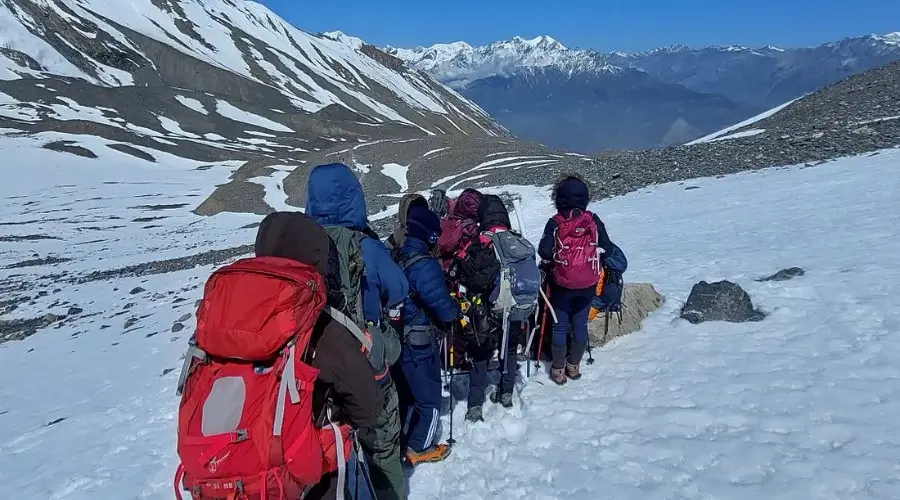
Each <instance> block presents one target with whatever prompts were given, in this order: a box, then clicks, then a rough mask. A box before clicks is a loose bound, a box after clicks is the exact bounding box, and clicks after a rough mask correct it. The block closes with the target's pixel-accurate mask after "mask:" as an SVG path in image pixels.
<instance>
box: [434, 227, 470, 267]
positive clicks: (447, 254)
mask: <svg viewBox="0 0 900 500" xmlns="http://www.w3.org/2000/svg"><path fill="white" fill-rule="evenodd" d="M476 234H478V224H476V223H475V221H473V220H471V219H443V220H441V236H440V237H439V238H438V243H437V250H438V255H439V256H440V258H441V260H453V258H454V257H456V256H457V255H458V254H459V252H460V251H461V250H464V249H465V247H468V244H469V242H470V241H471V240H472V238H473V237H475V235H476Z"/></svg>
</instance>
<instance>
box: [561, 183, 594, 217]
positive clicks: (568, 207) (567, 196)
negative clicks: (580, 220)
mask: <svg viewBox="0 0 900 500" xmlns="http://www.w3.org/2000/svg"><path fill="white" fill-rule="evenodd" d="M590 201H591V192H590V190H589V189H588V186H587V183H586V182H585V181H584V180H583V179H582V178H581V177H580V176H578V175H575V174H571V175H567V176H566V177H565V178H564V179H563V180H561V181H559V183H557V184H556V187H554V188H553V203H554V205H556V210H558V211H559V212H560V213H568V212H571V211H572V210H575V209H578V210H581V211H584V210H587V206H588V203H590Z"/></svg>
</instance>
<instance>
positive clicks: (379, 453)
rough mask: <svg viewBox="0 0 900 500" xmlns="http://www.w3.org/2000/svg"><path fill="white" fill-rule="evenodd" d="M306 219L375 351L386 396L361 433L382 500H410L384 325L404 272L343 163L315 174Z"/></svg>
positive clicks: (391, 341)
mask: <svg viewBox="0 0 900 500" xmlns="http://www.w3.org/2000/svg"><path fill="white" fill-rule="evenodd" d="M306 214H307V215H309V216H310V217H312V218H313V219H315V220H316V221H317V222H318V223H319V224H321V225H322V226H323V227H324V228H325V230H326V231H327V232H328V234H329V236H331V238H332V240H334V241H335V244H336V246H337V249H338V254H339V260H340V261H341V280H342V290H343V294H344V299H345V300H346V301H347V303H348V310H349V311H350V312H351V313H353V314H352V318H353V319H354V321H355V322H356V323H357V324H359V325H361V326H364V327H365V330H366V331H367V332H368V334H369V335H370V336H371V340H372V344H373V349H372V351H370V352H369V353H368V356H369V363H370V364H372V366H373V367H374V368H375V369H376V373H377V374H378V375H376V377H377V379H378V380H379V382H380V386H381V389H382V391H383V395H384V403H383V408H382V411H381V414H380V415H379V417H378V422H377V423H376V424H375V425H374V426H371V427H365V428H363V429H361V430H360V433H359V439H360V442H361V443H362V445H363V448H364V449H365V451H366V453H367V455H368V458H369V461H370V465H371V472H372V481H373V483H374V485H375V490H376V493H377V495H378V500H394V499H404V498H406V483H405V479H404V476H403V465H402V454H401V449H400V416H399V408H398V406H399V401H398V396H397V388H396V386H395V384H394V381H393V378H392V377H391V374H390V367H391V365H393V364H394V363H396V362H397V360H398V359H399V358H400V338H399V335H398V334H397V333H396V332H395V331H394V330H393V328H391V326H390V321H387V320H386V319H385V317H384V316H385V310H386V309H390V310H391V313H392V314H397V315H399V311H397V312H396V313H394V312H393V311H394V310H395V309H397V307H398V306H399V305H400V304H401V303H402V302H403V300H404V299H405V298H406V296H407V295H408V294H409V283H408V282H407V280H406V276H404V274H403V270H402V269H400V267H399V266H398V265H397V263H395V262H394V261H393V259H392V258H391V254H390V251H388V249H387V248H386V247H385V246H384V244H383V243H382V242H381V241H380V240H379V239H378V238H377V235H375V233H374V232H373V231H372V230H371V229H370V228H369V226H368V221H367V212H366V202H365V197H364V195H363V190H362V186H361V185H360V183H359V180H358V179H357V178H356V176H355V175H354V174H353V171H351V170H350V168H349V167H347V166H346V165H344V164H342V163H331V164H327V165H319V166H317V167H315V168H313V169H312V171H311V172H310V174H309V181H308V183H307V199H306Z"/></svg>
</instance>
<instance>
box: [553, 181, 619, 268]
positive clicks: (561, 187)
mask: <svg viewBox="0 0 900 500" xmlns="http://www.w3.org/2000/svg"><path fill="white" fill-rule="evenodd" d="M552 196H553V203H554V205H556V211H557V213H559V214H561V215H562V216H563V217H567V218H568V217H570V216H571V215H572V211H573V210H581V211H587V206H588V203H589V202H590V200H591V196H590V191H589V190H588V186H587V183H585V182H584V181H583V180H582V179H581V178H580V177H578V176H575V175H570V176H568V177H566V178H564V179H563V180H562V181H560V182H559V183H558V184H557V185H556V187H554V188H553V194H552ZM592 215H593V216H594V217H593V219H594V224H596V225H597V234H598V240H599V244H600V247H601V248H603V250H604V251H606V252H611V251H612V247H613V244H612V241H611V240H610V239H609V234H607V232H606V225H605V224H603V221H602V220H600V217H598V216H597V214H592ZM556 228H557V224H556V221H555V220H553V218H550V220H548V221H547V225H545V226H544V235H543V236H542V237H541V242H540V244H539V245H538V255H539V256H540V257H541V260H542V261H544V262H552V261H553V251H554V250H555V249H556Z"/></svg>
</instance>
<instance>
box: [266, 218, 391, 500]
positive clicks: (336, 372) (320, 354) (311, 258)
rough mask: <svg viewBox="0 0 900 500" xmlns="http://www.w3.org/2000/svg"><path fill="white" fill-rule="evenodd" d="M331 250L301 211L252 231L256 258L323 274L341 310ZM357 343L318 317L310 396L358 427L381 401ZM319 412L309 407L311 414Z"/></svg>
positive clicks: (330, 491)
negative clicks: (288, 261)
mask: <svg viewBox="0 0 900 500" xmlns="http://www.w3.org/2000/svg"><path fill="white" fill-rule="evenodd" d="M336 252H337V248H335V246H334V242H332V241H331V239H330V238H329V237H328V234H327V233H326V232H325V231H324V230H323V229H322V228H321V227H320V226H319V225H318V224H316V222H315V221H314V220H312V219H311V218H309V217H308V216H306V215H304V214H302V213H300V212H275V213H272V214H269V215H267V216H266V218H265V219H263V221H262V223H261V224H260V226H259V231H258V232H257V234H256V256H257V257H282V258H286V259H292V260H295V261H297V262H302V263H304V264H310V265H312V266H314V267H315V268H316V270H317V271H319V273H320V274H321V275H322V276H323V277H324V278H325V284H326V285H327V295H326V297H327V299H326V301H327V304H328V305H330V306H331V307H334V308H336V309H338V310H340V309H341V308H342V307H343V302H344V301H343V295H342V294H341V276H340V269H339V268H338V265H337V259H336V257H337V255H336ZM360 347H361V344H360V341H359V340H357V339H356V337H354V336H353V334H352V333H350V331H349V330H347V328H346V327H344V326H342V325H341V324H340V323H339V322H337V321H335V320H334V319H332V318H331V316H329V315H328V314H321V315H320V316H319V320H318V322H317V323H316V326H315V329H314V331H313V338H312V341H311V344H310V348H311V349H312V352H314V353H315V355H314V356H313V357H312V362H311V364H312V366H313V367H314V368H317V369H318V370H319V377H318V379H317V380H316V384H315V392H316V393H317V394H319V396H318V397H317V396H314V401H316V402H319V404H320V406H321V405H322V403H324V401H325V397H326V395H328V397H329V398H330V399H331V401H332V402H333V405H334V406H333V412H334V414H335V415H337V416H339V417H340V418H341V420H343V421H344V422H346V423H348V424H350V425H352V426H353V427H354V428H357V429H358V428H361V427H369V426H372V425H375V423H376V422H377V421H378V414H379V413H380V411H381V406H382V400H383V398H382V395H381V393H380V390H379V388H378V384H377V382H376V381H375V378H374V372H373V370H372V365H371V364H369V361H368V359H366V355H365V354H364V353H363V351H362V350H361V349H360ZM321 412H322V410H321V409H319V408H316V409H314V415H319V414H321ZM359 459H362V457H359ZM337 482H338V476H337V471H334V472H332V473H331V474H329V475H327V476H324V477H323V478H322V481H321V482H320V483H319V484H317V485H315V486H314V487H313V488H312V489H310V490H309V492H308V493H307V494H306V496H305V497H304V500H307V499H331V498H336V497H337V491H336V488H337ZM350 498H356V497H355V496H352V495H351V497H350Z"/></svg>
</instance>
